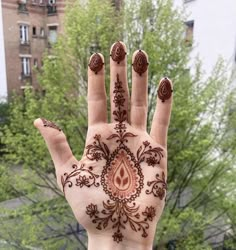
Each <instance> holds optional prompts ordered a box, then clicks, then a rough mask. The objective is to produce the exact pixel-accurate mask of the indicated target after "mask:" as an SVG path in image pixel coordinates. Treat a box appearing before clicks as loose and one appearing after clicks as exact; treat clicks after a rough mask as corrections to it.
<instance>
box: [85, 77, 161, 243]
mask: <svg viewBox="0 0 236 250" xmlns="http://www.w3.org/2000/svg"><path fill="white" fill-rule="evenodd" d="M113 93H114V100H113V102H114V104H115V107H116V109H115V110H114V112H113V115H114V120H115V121H116V124H115V127H114V130H115V132H114V133H113V134H111V135H110V136H109V137H108V138H107V140H115V142H116V143H117V144H118V146H117V148H116V149H115V150H114V151H113V152H112V153H110V152H109V151H108V149H107V148H106V147H105V145H106V144H105V143H102V142H101V136H100V135H96V136H95V137H94V139H95V140H94V142H93V144H90V145H88V146H87V147H86V148H87V152H86V155H87V157H88V158H89V159H91V160H101V159H102V158H103V159H105V160H106V165H105V166H104V168H103V170H102V174H101V185H102V187H103V190H104V192H105V193H106V194H107V195H108V196H109V198H110V199H109V200H107V202H103V209H102V210H101V211H98V208H97V205H96V204H90V205H88V206H87V208H86V213H87V214H88V215H89V216H90V218H93V220H92V222H93V223H94V224H96V225H97V226H96V228H97V229H98V230H102V229H105V228H106V227H107V226H108V224H109V223H110V225H112V228H113V229H115V232H114V234H113V239H114V241H116V242H120V241H122V240H123V237H124V236H123V233H122V231H123V230H125V229H126V228H127V226H129V227H130V228H131V229H132V230H133V231H135V232H138V231H141V232H142V237H147V236H148V233H147V229H148V228H149V221H152V220H153V218H154V217H155V216H156V211H155V208H154V207H152V206H151V207H146V208H145V211H143V212H140V207H139V206H138V205H137V204H136V203H135V202H134V201H135V199H136V198H137V197H138V196H139V195H140V193H141V191H142V189H143V187H144V176H143V173H142V169H141V163H142V162H144V161H146V163H147V164H148V165H149V166H153V167H154V166H155V165H157V164H159V163H160V160H161V158H162V157H163V149H162V148H159V147H154V148H153V147H152V146H151V145H150V143H149V142H148V141H145V142H143V145H141V146H140V148H139V149H138V151H137V153H136V157H135V155H134V154H133V153H132V152H131V151H130V149H129V148H128V147H127V146H126V143H127V142H128V139H129V138H132V137H136V136H137V135H134V134H133V133H130V132H127V127H126V123H125V121H126V120H127V112H126V110H124V109H123V107H124V102H125V99H124V96H123V93H124V90H123V87H122V82H121V81H120V79H119V75H118V74H117V76H116V82H115V88H114V91H113Z"/></svg>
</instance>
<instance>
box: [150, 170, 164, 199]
mask: <svg viewBox="0 0 236 250" xmlns="http://www.w3.org/2000/svg"><path fill="white" fill-rule="evenodd" d="M147 185H148V186H149V187H151V190H146V194H153V195H154V196H155V197H158V198H160V199H161V200H163V198H164V197H165V194H166V191H167V184H166V181H165V174H164V172H162V177H161V178H160V176H159V174H156V180H154V181H148V182H147Z"/></svg>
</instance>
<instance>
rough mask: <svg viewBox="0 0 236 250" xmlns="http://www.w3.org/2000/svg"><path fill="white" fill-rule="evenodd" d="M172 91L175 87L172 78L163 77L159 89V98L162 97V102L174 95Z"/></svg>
mask: <svg viewBox="0 0 236 250" xmlns="http://www.w3.org/2000/svg"><path fill="white" fill-rule="evenodd" d="M172 92H173V89H172V85H171V82H170V80H169V79H168V78H167V77H165V78H163V79H162V80H161V82H160V84H159V87H158V91H157V94H158V97H159V99H161V101H162V102H165V101H166V100H168V99H169V98H170V97H171V96H172Z"/></svg>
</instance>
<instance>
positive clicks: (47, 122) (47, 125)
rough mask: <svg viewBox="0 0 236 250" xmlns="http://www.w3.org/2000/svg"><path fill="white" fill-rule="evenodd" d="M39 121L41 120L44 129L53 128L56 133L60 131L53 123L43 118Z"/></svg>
mask: <svg viewBox="0 0 236 250" xmlns="http://www.w3.org/2000/svg"><path fill="white" fill-rule="evenodd" d="M40 119H41V120H42V122H43V126H44V127H50V128H54V129H56V130H58V131H61V129H60V128H59V127H58V126H57V125H56V124H55V123H53V122H51V121H48V120H46V119H45V118H40Z"/></svg>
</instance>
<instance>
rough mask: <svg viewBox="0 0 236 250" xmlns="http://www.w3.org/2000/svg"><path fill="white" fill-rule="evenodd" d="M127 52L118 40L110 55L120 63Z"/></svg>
mask: <svg viewBox="0 0 236 250" xmlns="http://www.w3.org/2000/svg"><path fill="white" fill-rule="evenodd" d="M126 54H127V53H126V52H125V49H124V46H123V44H122V43H121V42H120V41H118V42H116V43H115V44H114V45H113V47H112V50H111V54H110V56H111V58H112V60H113V61H115V62H117V63H118V64H119V63H120V62H121V61H123V60H124V59H125V56H126Z"/></svg>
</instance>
